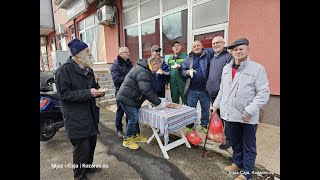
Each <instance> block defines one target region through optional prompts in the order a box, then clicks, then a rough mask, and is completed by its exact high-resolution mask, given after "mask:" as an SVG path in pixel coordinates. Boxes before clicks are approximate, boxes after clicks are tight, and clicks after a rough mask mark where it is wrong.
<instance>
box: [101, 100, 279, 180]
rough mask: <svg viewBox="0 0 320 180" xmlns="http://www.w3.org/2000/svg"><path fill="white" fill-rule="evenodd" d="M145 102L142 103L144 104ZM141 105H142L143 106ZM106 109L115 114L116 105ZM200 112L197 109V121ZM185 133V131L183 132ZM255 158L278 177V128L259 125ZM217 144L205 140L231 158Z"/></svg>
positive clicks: (230, 153) (228, 151)
mask: <svg viewBox="0 0 320 180" xmlns="http://www.w3.org/2000/svg"><path fill="white" fill-rule="evenodd" d="M146 103H147V101H145V102H144V104H146ZM144 104H143V105H144ZM107 109H109V110H110V111H113V112H116V111H117V107H116V105H111V106H108V107H107ZM199 117H200V112H199V109H198V119H199ZM183 131H184V132H185V133H186V129H184V130H183ZM196 131H197V132H198V133H199V135H200V136H201V137H202V139H203V142H202V143H201V144H200V145H199V146H203V143H204V140H205V133H204V132H203V131H202V129H201V126H197V128H196ZM256 139H257V158H256V165H258V166H261V167H263V168H265V169H266V170H268V171H271V172H272V173H275V174H277V175H279V176H280V127H277V126H273V125H269V124H265V123H259V125H258V129H257V134H256ZM219 145H220V144H219V143H216V142H213V141H211V140H207V145H206V148H207V149H209V150H213V151H215V152H218V153H221V154H223V155H225V156H228V157H231V155H232V148H231V147H230V148H229V149H228V150H221V149H219Z"/></svg>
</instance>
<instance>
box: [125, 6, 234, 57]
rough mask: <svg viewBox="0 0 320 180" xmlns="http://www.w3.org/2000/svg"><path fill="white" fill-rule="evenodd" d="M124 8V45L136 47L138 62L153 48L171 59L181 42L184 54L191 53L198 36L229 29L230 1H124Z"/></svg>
mask: <svg viewBox="0 0 320 180" xmlns="http://www.w3.org/2000/svg"><path fill="white" fill-rule="evenodd" d="M122 5H123V22H124V23H123V26H124V35H125V45H126V46H130V47H135V48H134V49H130V47H129V50H130V52H131V54H135V57H136V55H137V54H139V58H145V57H146V56H149V54H150V52H149V51H150V48H151V46H152V45H153V44H157V45H159V46H160V47H161V48H162V49H163V50H164V51H162V53H164V54H161V55H162V56H164V57H168V56H169V55H170V54H172V52H171V51H172V50H171V43H172V42H173V41H175V40H178V41H181V43H182V45H183V46H184V49H183V50H184V51H185V52H187V51H190V50H191V43H192V42H191V41H193V40H194V39H193V38H194V35H195V33H197V34H198V35H201V33H199V32H202V31H204V30H206V31H207V30H210V29H211V30H212V29H216V26H221V25H222V24H223V25H224V26H226V28H227V22H228V18H227V17H228V16H227V14H228V8H229V7H228V5H229V1H228V0H193V1H190V0H122ZM189 13H191V14H190V15H189ZM131 32H134V33H131ZM223 32H224V31H223ZM204 33H207V32H204ZM224 35H226V34H225V32H224ZM199 38H200V36H199ZM200 39H201V38H200ZM137 47H138V48H137ZM137 49H139V51H137ZM133 50H136V51H137V52H133ZM130 58H133V57H130ZM131 60H132V61H133V62H134V61H137V60H135V59H131Z"/></svg>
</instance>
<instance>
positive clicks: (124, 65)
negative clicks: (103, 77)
mask: <svg viewBox="0 0 320 180" xmlns="http://www.w3.org/2000/svg"><path fill="white" fill-rule="evenodd" d="M129 55H130V52H129V49H128V48H127V47H120V48H119V55H118V56H117V59H116V60H114V63H113V64H112V66H111V68H110V71H111V75H112V80H113V84H114V87H115V89H116V92H115V96H117V92H118V91H119V89H120V86H121V84H122V83H123V81H124V78H125V77H126V75H127V74H128V73H129V71H130V70H131V68H132V63H131V61H130V59H129ZM123 115H124V111H123V109H122V107H121V106H120V103H119V102H118V101H117V112H116V128H117V135H118V136H119V137H121V138H123V137H124V135H123V129H122V126H123V124H122V118H123ZM126 122H127V124H128V118H127V117H126ZM137 129H138V130H139V126H137ZM139 134H140V133H139Z"/></svg>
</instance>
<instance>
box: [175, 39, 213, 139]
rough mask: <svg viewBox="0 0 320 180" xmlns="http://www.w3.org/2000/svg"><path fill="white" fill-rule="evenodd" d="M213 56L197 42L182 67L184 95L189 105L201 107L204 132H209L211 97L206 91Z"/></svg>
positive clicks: (190, 127) (190, 126)
mask: <svg viewBox="0 0 320 180" xmlns="http://www.w3.org/2000/svg"><path fill="white" fill-rule="evenodd" d="M212 56H213V54H212V53H210V52H209V51H207V50H205V49H203V46H202V43H201V42H200V41H198V40H195V41H194V42H193V43H192V52H191V53H190V54H189V55H188V56H187V57H186V59H185V60H184V62H183V63H182V67H181V74H182V76H184V77H186V78H187V80H186V84H185V89H184V93H183V94H184V95H187V104H188V106H190V107H197V103H198V101H200V105H201V124H200V125H201V126H202V130H203V131H204V132H205V133H207V132H208V123H209V108H210V96H209V94H208V92H207V90H206V82H207V79H208V74H209V67H210V59H211V58H212ZM187 128H188V132H189V131H191V130H193V129H194V124H189V125H187Z"/></svg>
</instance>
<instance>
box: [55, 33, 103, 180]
mask: <svg viewBox="0 0 320 180" xmlns="http://www.w3.org/2000/svg"><path fill="white" fill-rule="evenodd" d="M68 47H69V49H70V52H71V55H72V56H70V57H69V59H68V60H67V61H66V63H65V64H63V65H62V66H60V67H59V68H58V69H57V72H56V86H57V93H58V96H59V100H60V104H61V109H62V111H63V114H64V122H65V129H66V132H67V135H68V138H69V140H70V142H71V144H72V145H73V148H74V150H73V164H74V166H75V168H74V170H73V172H74V179H82V180H83V179H88V178H87V175H86V174H87V173H94V172H98V171H100V170H101V168H98V167H96V165H94V164H92V162H93V156H94V150H95V147H96V142H97V134H99V130H98V123H99V108H98V107H97V106H96V98H97V97H102V96H104V95H105V92H106V89H103V88H100V86H99V84H98V82H97V81H96V78H95V76H94V73H93V70H92V68H91V67H92V65H93V58H92V54H91V52H90V49H89V48H88V45H87V44H86V43H84V42H81V41H79V40H78V39H73V40H72V41H71V42H70V43H69V44H68Z"/></svg>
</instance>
